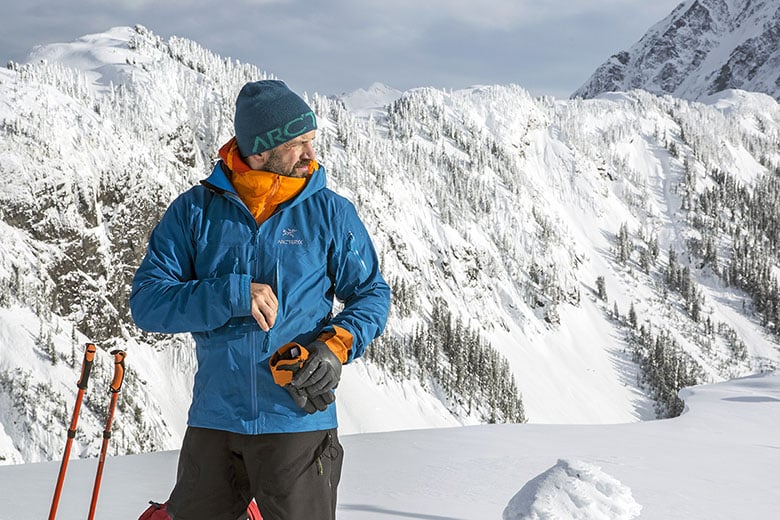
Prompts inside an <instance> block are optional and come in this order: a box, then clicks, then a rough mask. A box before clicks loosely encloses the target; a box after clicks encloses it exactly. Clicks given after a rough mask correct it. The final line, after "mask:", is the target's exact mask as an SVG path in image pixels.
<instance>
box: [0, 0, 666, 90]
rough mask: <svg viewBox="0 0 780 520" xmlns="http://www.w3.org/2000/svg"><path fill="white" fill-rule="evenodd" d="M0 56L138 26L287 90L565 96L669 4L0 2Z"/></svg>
mask: <svg viewBox="0 0 780 520" xmlns="http://www.w3.org/2000/svg"><path fill="white" fill-rule="evenodd" d="M2 3H3V4H6V5H2V7H0V10H2V16H1V17H0V60H15V61H23V60H24V58H25V56H26V54H27V52H28V51H29V50H30V49H31V48H32V47H33V46H34V45H37V44H46V43H54V42H67V41H72V40H74V39H76V38H78V37H79V36H81V35H84V34H89V33H95V32H102V31H105V30H106V29H108V28H110V27H114V26H118V25H131V26H132V25H135V24H142V25H145V26H146V27H147V28H149V29H150V30H152V31H153V32H155V33H156V34H158V35H159V36H161V37H163V38H168V37H170V36H172V35H176V36H180V37H184V38H189V39H192V40H194V41H196V42H198V43H199V44H201V45H202V46H204V47H206V48H208V49H210V50H212V51H213V52H216V53H218V54H220V55H222V56H229V57H231V58H235V59H238V60H241V61H242V62H249V63H254V64H256V65H257V66H258V67H260V68H261V69H263V70H265V71H267V72H270V73H272V74H274V75H276V76H278V77H280V78H282V79H284V80H286V81H287V82H288V83H289V84H290V86H291V87H293V88H295V89H296V90H301V91H308V92H315V91H317V92H320V93H323V94H332V93H340V92H345V91H350V90H354V89H357V88H361V87H362V88H365V87H367V86H369V85H370V84H371V83H373V82H376V81H379V82H383V83H386V84H388V85H391V86H393V87H395V88H399V89H408V88H413V87H417V86H434V87H439V88H464V87H467V86H470V85H473V84H506V83H516V84H519V85H521V86H523V87H525V88H527V89H528V90H530V91H531V92H532V93H533V94H537V95H540V94H548V95H553V96H555V97H567V96H568V95H569V94H570V93H571V92H572V91H574V90H575V89H576V88H577V87H579V86H580V85H581V84H582V83H583V82H585V80H587V78H588V77H589V76H590V74H591V73H592V71H593V70H594V69H595V68H596V67H597V66H598V65H599V64H601V63H602V62H603V61H604V60H606V59H607V58H608V57H609V56H610V55H611V54H613V53H615V52H617V51H619V50H622V49H626V48H628V47H629V46H630V45H632V44H633V43H634V42H635V41H637V40H638V39H639V38H640V37H641V36H642V35H643V34H644V32H645V31H646V30H647V29H649V28H650V27H651V26H652V25H653V24H655V23H656V22H657V21H659V20H660V19H661V18H663V17H665V16H666V15H667V14H668V13H670V12H671V10H672V9H673V8H674V6H675V5H676V3H677V2H676V0H657V1H656V2H647V1H646V0H598V1H595V0H594V1H585V0H568V1H567V0H550V1H547V2H538V1H531V0H486V1H484V2H474V1H473V0H470V1H466V0H427V1H420V0H396V1H394V2H386V1H384V0H331V1H328V2H307V1H304V0H223V2H221V3H219V5H218V4H216V3H214V2H206V1H205V0H171V1H165V2H162V1H159V0H117V1H114V2H111V3H110V4H109V3H108V2H103V1H100V0H69V1H68V2H60V1H57V0H28V1H27V2H20V1H16V0H14V1H11V0H2Z"/></svg>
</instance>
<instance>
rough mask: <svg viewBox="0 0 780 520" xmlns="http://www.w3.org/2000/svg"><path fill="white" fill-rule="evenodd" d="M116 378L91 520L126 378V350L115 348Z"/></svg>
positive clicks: (93, 490) (107, 416) (91, 504)
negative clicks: (117, 403)
mask: <svg viewBox="0 0 780 520" xmlns="http://www.w3.org/2000/svg"><path fill="white" fill-rule="evenodd" d="M111 353H112V354H113V355H114V379H113V381H111V402H110V403H109V405H108V414H107V415H106V428H105V430H103V446H102V447H101V448H100V458H99V459H98V467H97V475H95V486H94V487H93V488H92V502H91V503H90V506H89V517H88V519H89V520H93V519H94V518H95V508H96V507H97V499H98V493H99V492H100V479H101V478H102V476H103V464H104V463H105V461H106V451H108V440H109V439H110V438H111V425H112V424H113V422H114V410H115V409H116V401H117V399H118V397H119V390H121V389H122V381H123V380H124V378H125V356H126V355H127V354H126V353H125V351H124V350H114V351H113V352H111Z"/></svg>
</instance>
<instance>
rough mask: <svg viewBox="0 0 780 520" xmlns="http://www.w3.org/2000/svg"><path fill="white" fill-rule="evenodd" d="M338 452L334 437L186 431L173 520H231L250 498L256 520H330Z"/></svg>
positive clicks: (328, 434) (339, 460)
mask: <svg viewBox="0 0 780 520" xmlns="http://www.w3.org/2000/svg"><path fill="white" fill-rule="evenodd" d="M343 457H344V450H343V449H342V447H341V444H340V443H339V441H338V436H337V434H336V430H335V429H333V430H324V431H314V432H301V433H274V434H265V435H240V434H236V433H230V432H225V431H219V430H208V429H204V428H191V427H190V428H187V432H186V434H185V435H184V442H183V444H182V448H181V453H180V455H179V469H178V474H177V478H176V486H175V487H174V488H173V492H172V493H171V497H170V499H169V503H168V512H169V514H170V515H171V517H172V518H173V519H174V520H236V519H238V518H245V516H244V512H245V511H246V508H247V506H248V505H249V502H250V500H251V499H252V497H254V498H255V499H256V500H257V504H258V506H259V507H260V512H261V513H262V515H263V520H335V518H336V490H337V488H338V484H339V479H340V478H341V463H342V460H343Z"/></svg>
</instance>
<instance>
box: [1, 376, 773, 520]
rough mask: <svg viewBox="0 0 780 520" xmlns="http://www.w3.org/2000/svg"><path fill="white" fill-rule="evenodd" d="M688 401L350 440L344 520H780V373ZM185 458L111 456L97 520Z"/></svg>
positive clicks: (76, 493) (41, 476)
mask: <svg viewBox="0 0 780 520" xmlns="http://www.w3.org/2000/svg"><path fill="white" fill-rule="evenodd" d="M681 395H682V397H683V398H684V399H685V402H686V411H685V412H684V413H683V415H681V416H680V417H677V418H675V419H668V420H662V421H648V422H641V423H632V424H613V425H542V424H522V425H479V426H464V427H456V428H438V429H424V430H407V431H397V432H386V433H369V434H356V435H343V436H342V438H341V441H342V444H343V445H344V447H345V451H346V455H345V462H344V471H343V475H342V480H341V485H340V487H339V505H338V518H339V519H340V520H387V519H389V518H418V519H432V520H466V519H468V520H471V519H473V520H489V519H501V518H503V520H521V519H522V520H531V519H555V520H564V519H565V520H572V519H589V520H591V519H592V520H595V519H601V518H604V519H610V520H617V519H626V520H627V519H631V518H641V519H649V520H654V519H659V520H675V519H685V520H698V519H701V520H719V519H722V520H733V519H735V518H740V519H742V518H744V519H769V518H776V514H777V511H778V510H779V508H780V493H778V491H777V475H778V474H780V443H778V438H777V432H778V431H780V374H779V373H777V372H775V373H770V374H763V375H755V376H749V377H745V378H740V379H735V380H732V381H728V382H724V383H718V384H713V385H703V386H697V387H693V388H688V389H684V390H683V391H682V392H681ZM364 412H365V411H364ZM374 413H376V414H381V413H383V411H382V410H375V411H374ZM63 437H64V432H63ZM95 441H96V442H99V440H98V439H95ZM176 460H177V452H176V451H166V452H160V453H153V454H144V455H129V456H121V457H109V458H108V459H107V460H106V464H105V469H104V473H103V479H102V484H101V495H100V499H99V502H98V510H97V517H98V518H109V517H110V518H117V519H135V518H137V517H138V515H140V513H141V512H142V511H143V510H144V509H145V508H146V504H147V502H148V501H149V500H164V499H165V498H166V495H167V493H168V491H169V490H170V488H171V486H172V485H173V482H174V478H175V473H176ZM96 464H97V461H96V459H95V458H92V459H82V460H73V461H71V463H70V465H69V469H68V474H67V476H66V479H65V486H64V490H63V494H62V499H61V502H60V506H59V511H58V518H60V519H62V520H69V519H76V518H84V516H86V512H87V510H88V508H89V498H90V495H91V490H92V485H93V482H94V472H95V468H96ZM58 471H59V462H46V463H37V464H26V465H17V466H3V467H0V490H2V492H0V520H21V519H23V518H45V515H46V514H47V512H48V511H49V507H50V503H51V497H52V493H53V487H54V483H55V481H56V478H57V472H58ZM261 508H262V504H261ZM109 513H110V514H109ZM640 513H641V514H640Z"/></svg>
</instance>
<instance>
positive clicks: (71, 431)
mask: <svg viewBox="0 0 780 520" xmlns="http://www.w3.org/2000/svg"><path fill="white" fill-rule="evenodd" d="M96 351H97V349H96V348H95V345H94V344H92V343H87V348H86V350H85V351H84V360H83V361H82V362H81V377H79V380H78V382H77V383H76V386H77V387H78V389H79V392H78V394H77V395H76V406H75V407H74V408H73V417H72V418H71V420H70V428H68V440H66V441H65V453H64V454H63V455H62V464H60V474H59V475H58V476H57V485H56V486H55V487H54V498H52V501H51V509H50V510H49V520H54V517H55V516H57V506H58V505H59V503H60V494H61V493H62V483H63V482H64V481H65V472H66V471H67V470H68V460H69V459H70V448H71V446H72V445H73V439H74V438H75V437H76V423H78V420H79V410H80V409H81V401H82V399H83V398H84V392H86V390H87V381H89V372H90V371H91V370H92V364H93V363H94V361H95V352H96Z"/></svg>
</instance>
